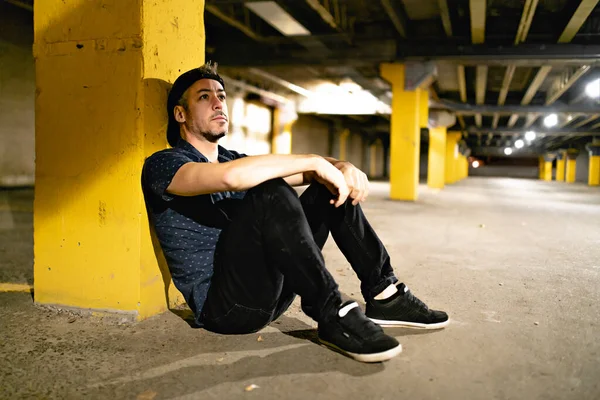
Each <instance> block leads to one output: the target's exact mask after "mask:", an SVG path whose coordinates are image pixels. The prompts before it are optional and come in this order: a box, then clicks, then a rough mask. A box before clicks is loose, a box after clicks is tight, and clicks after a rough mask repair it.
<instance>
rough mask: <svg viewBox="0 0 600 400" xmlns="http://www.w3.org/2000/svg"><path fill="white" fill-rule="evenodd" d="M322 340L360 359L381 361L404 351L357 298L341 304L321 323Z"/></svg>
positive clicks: (320, 336)
mask: <svg viewBox="0 0 600 400" xmlns="http://www.w3.org/2000/svg"><path fill="white" fill-rule="evenodd" d="M318 331H319V341H320V342H321V343H323V344H324V345H326V346H328V347H331V348H332V349H334V350H337V351H339V352H341V353H343V354H345V355H347V356H349V357H352V358H354V359H355V360H357V361H362V362H380V361H386V360H389V359H390V358H392V357H395V356H397V355H398V354H400V353H401V352H402V345H401V344H400V343H398V341H397V340H396V339H395V338H393V337H391V336H388V335H386V334H385V332H383V329H382V328H381V327H380V326H378V325H377V324H375V323H373V322H372V321H371V320H369V319H368V318H367V317H366V316H365V314H363V312H362V311H361V309H360V308H359V307H358V304H357V303H356V302H355V301H347V302H346V303H344V304H342V306H341V307H340V309H339V311H338V313H337V315H336V316H335V318H334V319H333V320H331V321H327V322H321V323H319V329H318Z"/></svg>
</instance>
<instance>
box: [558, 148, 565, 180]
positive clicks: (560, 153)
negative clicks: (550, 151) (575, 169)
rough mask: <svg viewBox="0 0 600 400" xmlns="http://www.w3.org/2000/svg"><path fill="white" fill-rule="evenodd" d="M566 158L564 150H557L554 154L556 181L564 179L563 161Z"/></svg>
mask: <svg viewBox="0 0 600 400" xmlns="http://www.w3.org/2000/svg"><path fill="white" fill-rule="evenodd" d="M566 158H567V151H566V150H558V153H557V154H556V181H557V182H564V181H565V161H566Z"/></svg>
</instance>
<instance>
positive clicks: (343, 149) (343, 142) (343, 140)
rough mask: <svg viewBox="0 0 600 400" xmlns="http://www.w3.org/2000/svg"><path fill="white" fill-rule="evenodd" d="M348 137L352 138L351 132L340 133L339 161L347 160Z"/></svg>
mask: <svg viewBox="0 0 600 400" xmlns="http://www.w3.org/2000/svg"><path fill="white" fill-rule="evenodd" d="M348 136H350V130H349V129H344V130H342V131H341V132H340V156H339V158H338V159H339V160H346V157H347V152H348Z"/></svg>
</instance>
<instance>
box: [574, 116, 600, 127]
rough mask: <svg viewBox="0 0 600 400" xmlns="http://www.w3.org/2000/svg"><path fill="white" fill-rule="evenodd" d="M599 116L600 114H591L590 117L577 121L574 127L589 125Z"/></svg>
mask: <svg viewBox="0 0 600 400" xmlns="http://www.w3.org/2000/svg"><path fill="white" fill-rule="evenodd" d="M598 117H600V114H593V115H591V116H589V117H588V118H586V119H584V120H581V121H579V122H578V123H576V124H575V125H573V128H580V127H582V126H584V125H587V124H589V123H590V122H592V121H595V120H596V119H597V118H598Z"/></svg>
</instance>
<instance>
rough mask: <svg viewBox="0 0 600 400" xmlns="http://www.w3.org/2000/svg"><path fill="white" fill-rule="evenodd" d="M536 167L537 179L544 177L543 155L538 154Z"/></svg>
mask: <svg viewBox="0 0 600 400" xmlns="http://www.w3.org/2000/svg"><path fill="white" fill-rule="evenodd" d="M538 168H539V174H538V175H539V179H544V176H545V175H544V168H545V161H544V156H540V157H539V158H538Z"/></svg>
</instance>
